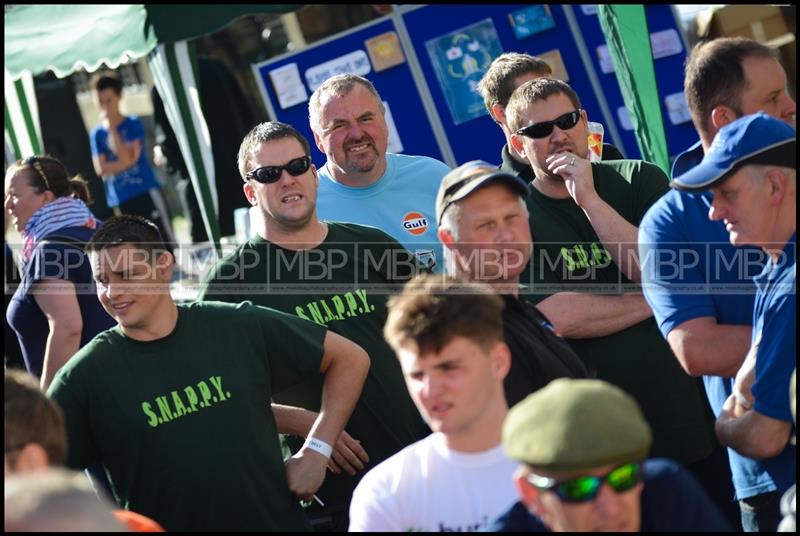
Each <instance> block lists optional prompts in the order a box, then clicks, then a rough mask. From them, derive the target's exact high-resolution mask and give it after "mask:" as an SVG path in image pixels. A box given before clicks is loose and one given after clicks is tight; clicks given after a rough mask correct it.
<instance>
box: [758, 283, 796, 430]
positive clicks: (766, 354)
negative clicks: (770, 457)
mask: <svg viewBox="0 0 800 536" xmlns="http://www.w3.org/2000/svg"><path fill="white" fill-rule="evenodd" d="M791 292H794V290H792V291H791ZM796 305H797V300H796V299H795V296H794V294H787V295H785V296H783V297H782V298H781V299H780V302H779V303H778V305H777V306H776V307H771V308H769V309H768V310H767V312H766V316H765V318H764V323H763V328H762V329H761V341H760V343H759V345H758V351H757V354H756V381H755V383H754V384H753V388H752V391H753V397H754V398H755V403H754V404H753V408H754V409H755V410H756V411H757V412H759V413H761V414H763V415H766V416H767V417H772V418H773V419H780V420H782V421H789V422H792V413H791V410H790V408H791V406H790V403H789V380H790V378H791V376H792V371H793V370H794V368H795V367H796V366H797V365H796V356H797V340H796V338H795V336H796V333H795V332H796V330H797V311H796V310H795V309H796Z"/></svg>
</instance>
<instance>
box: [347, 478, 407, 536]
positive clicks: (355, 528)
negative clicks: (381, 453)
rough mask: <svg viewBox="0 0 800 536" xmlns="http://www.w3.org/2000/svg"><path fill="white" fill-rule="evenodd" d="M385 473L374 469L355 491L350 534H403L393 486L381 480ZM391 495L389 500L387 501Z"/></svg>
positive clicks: (352, 502)
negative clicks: (393, 495) (395, 505)
mask: <svg viewBox="0 0 800 536" xmlns="http://www.w3.org/2000/svg"><path fill="white" fill-rule="evenodd" d="M382 475H383V472H381V471H380V470H378V471H377V472H376V470H375V469H373V470H372V471H371V472H369V473H367V474H366V475H365V476H364V478H362V479H361V482H359V483H358V486H356V489H355V491H353V498H352V500H351V501H350V528H349V529H348V532H402V531H404V530H405V528H404V527H402V526H401V523H400V521H399V519H398V516H397V512H395V511H393V509H392V506H393V505H394V504H395V503H396V499H395V498H393V497H392V496H391V491H390V489H391V486H389V485H388V483H386V482H383V481H382V479H381V478H380V477H381V476H382ZM387 494H389V500H386V499H387Z"/></svg>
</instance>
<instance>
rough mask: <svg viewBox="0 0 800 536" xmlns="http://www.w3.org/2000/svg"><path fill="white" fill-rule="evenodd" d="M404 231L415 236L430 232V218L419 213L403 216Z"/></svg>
mask: <svg viewBox="0 0 800 536" xmlns="http://www.w3.org/2000/svg"><path fill="white" fill-rule="evenodd" d="M403 229H405V230H406V231H408V232H409V233H411V234H413V235H421V234H422V233H424V232H425V231H427V230H428V218H426V217H425V215H424V214H420V213H419V212H409V213H408V214H406V215H405V216H403Z"/></svg>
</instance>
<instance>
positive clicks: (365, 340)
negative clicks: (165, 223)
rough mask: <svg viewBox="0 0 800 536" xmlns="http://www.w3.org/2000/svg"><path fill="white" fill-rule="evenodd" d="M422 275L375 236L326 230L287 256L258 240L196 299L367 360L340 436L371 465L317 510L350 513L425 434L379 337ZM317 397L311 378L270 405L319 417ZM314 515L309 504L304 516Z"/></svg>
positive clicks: (356, 229) (327, 486) (330, 482)
mask: <svg viewBox="0 0 800 536" xmlns="http://www.w3.org/2000/svg"><path fill="white" fill-rule="evenodd" d="M418 269H419V266H418V264H417V261H416V259H415V257H414V255H413V254H411V253H409V252H408V250H406V249H405V248H404V247H403V246H401V245H400V244H399V243H398V242H397V241H396V240H395V239H394V238H392V237H390V236H389V235H388V234H386V233H384V232H383V231H381V230H380V229H376V228H374V227H369V226H365V225H357V224H345V223H334V222H329V223H328V235H327V236H326V238H325V240H324V241H323V242H322V243H321V244H320V245H319V246H317V247H315V248H313V249H310V250H290V249H286V248H283V247H280V246H278V245H276V244H273V243H271V242H268V241H266V240H264V239H263V238H261V237H255V238H252V239H250V240H249V241H247V242H245V243H244V244H242V245H241V246H239V248H237V250H236V251H234V252H233V253H232V254H230V255H228V256H226V257H225V258H223V259H222V260H221V261H219V262H218V263H217V265H216V266H214V268H212V269H211V271H210V272H209V274H208V275H207V277H206V284H205V287H204V289H203V291H202V292H201V297H200V299H211V300H222V301H228V302H237V301H241V300H243V299H247V300H251V301H253V302H254V303H257V304H259V305H265V306H268V307H272V308H275V309H278V310H279V311H285V312H287V313H290V314H294V315H297V316H299V317H301V318H305V319H310V320H312V321H314V322H317V323H319V324H321V325H324V326H326V327H328V328H329V329H330V330H331V331H333V332H335V333H338V334H340V335H342V336H343V337H346V338H348V339H350V340H352V341H354V342H355V343H357V344H359V345H360V346H361V347H362V348H364V350H366V352H367V353H368V354H369V356H370V369H369V374H368V375H367V379H366V381H365V382H364V388H363V391H362V393H361V397H360V398H359V401H358V403H357V404H356V407H355V409H354V410H353V414H352V416H351V417H350V421H349V422H348V423H347V426H346V427H345V429H346V430H347V432H348V433H349V434H350V435H352V436H353V437H354V438H355V439H358V440H360V441H361V444H362V446H363V447H364V450H366V451H367V454H368V455H369V457H370V462H369V464H368V466H367V467H366V468H365V469H364V470H362V471H359V472H358V473H357V474H356V476H350V475H347V474H344V473H343V474H340V475H335V474H333V473H330V472H329V473H328V475H327V476H326V477H325V482H324V483H323V485H322V488H320V490H319V492H318V493H317V495H318V496H319V497H320V499H322V501H323V502H325V507H324V509H322V510H323V511H326V512H335V511H347V509H348V505H349V503H350V497H351V495H352V491H353V489H354V488H355V486H356V484H358V481H359V480H360V479H361V477H362V476H363V475H364V473H366V471H368V470H369V469H370V468H372V467H373V466H374V465H376V464H378V463H380V462H381V461H383V460H384V459H386V458H388V457H389V456H391V455H392V454H395V453H396V452H398V451H400V450H401V449H402V448H403V447H405V446H407V445H410V444H411V443H413V442H415V441H417V440H419V439H421V438H422V437H424V436H426V435H427V434H428V433H429V429H428V428H427V426H426V425H425V423H424V422H423V420H422V417H421V416H420V415H419V412H418V411H417V408H416V406H415V405H414V403H413V401H412V400H411V397H410V396H409V394H408V390H407V388H406V385H405V380H404V379H403V372H402V369H401V368H400V363H399V362H398V360H397V358H396V357H395V355H394V352H393V351H392V349H391V348H390V347H389V345H388V344H387V343H386V341H385V340H384V338H383V326H384V324H385V323H386V316H387V309H386V300H387V298H388V296H389V295H391V294H395V293H397V292H399V291H400V290H401V289H402V286H403V284H404V283H405V282H406V281H407V280H408V279H410V278H411V277H413V275H414V274H416V273H417V271H418ZM321 394H322V382H321V381H320V380H319V379H313V380H309V381H306V382H303V383H302V384H299V385H297V386H295V387H293V388H291V389H288V390H285V391H282V392H280V393H276V394H274V395H273V400H274V401H275V402H277V403H280V404H288V405H292V406H299V407H303V408H306V409H309V410H312V411H318V410H319V407H320V402H321ZM298 444H301V443H295V444H294V447H295V448H296V447H297V445H298ZM318 508H319V507H318V505H317V504H316V503H314V504H312V505H311V507H309V509H308V513H309V514H310V515H313V514H314V513H315V512H316V511H317V510H318Z"/></svg>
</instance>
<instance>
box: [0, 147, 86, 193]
mask: <svg viewBox="0 0 800 536" xmlns="http://www.w3.org/2000/svg"><path fill="white" fill-rule="evenodd" d="M20 171H22V172H24V173H25V175H26V179H27V183H28V184H29V185H30V187H31V188H33V190H34V191H35V192H36V193H37V194H41V193H44V192H46V191H48V190H49V191H51V192H53V195H54V196H55V197H74V198H76V199H80V200H81V201H83V202H84V203H86V204H87V205H90V204H92V195H91V193H90V192H89V183H87V182H86V179H84V178H83V177H82V176H80V175H75V176H74V177H70V176H69V173H67V168H66V167H64V164H62V163H61V162H60V161H59V160H58V159H56V158H53V157H52V156H50V155H34V156H29V157H28V158H23V159H22V160H18V161H17V162H16V163H14V164H11V165H10V166H9V167H8V170H7V171H6V176H10V175H13V174H14V173H18V172H20Z"/></svg>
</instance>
